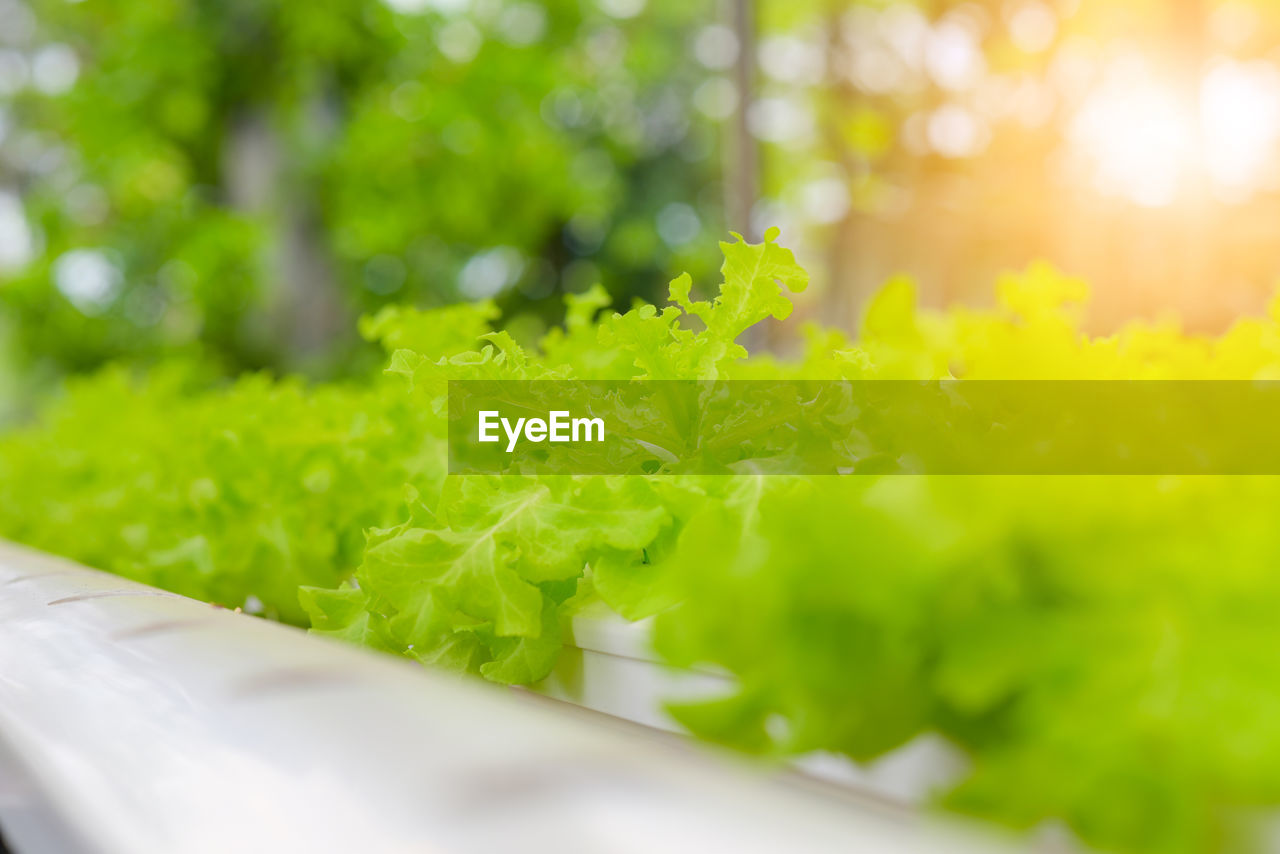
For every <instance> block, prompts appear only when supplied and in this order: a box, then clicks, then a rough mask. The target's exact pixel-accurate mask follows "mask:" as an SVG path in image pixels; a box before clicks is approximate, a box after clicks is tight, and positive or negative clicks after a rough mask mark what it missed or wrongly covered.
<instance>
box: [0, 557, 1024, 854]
mask: <svg viewBox="0 0 1280 854" xmlns="http://www.w3.org/2000/svg"><path fill="white" fill-rule="evenodd" d="M6 765H7V766H8V767H5V766H6ZM0 778H7V779H9V780H10V781H11V782H10V785H9V787H8V791H5V787H4V786H0V829H3V830H4V832H6V833H7V834H9V837H10V844H11V845H12V846H13V847H14V849H15V850H16V851H17V852H18V854H27V852H32V854H46V852H51V854H52V852H61V851H67V852H93V854H186V853H187V852H191V854H204V852H210V854H225V852H228V851H236V852H259V851H260V852H264V854H266V852H270V854H287V852H295V851H297V852H307V854H318V852H330V851H332V852H344V854H350V852H361V854H363V852H377V854H398V853H399V852H440V854H498V852H507V851H511V852H515V851H519V852H521V854H544V852H545V854H553V852H554V854H578V852H581V854H608V852H619V854H638V852H663V854H669V853H670V852H699V854H701V852H708V851H733V852H737V853H738V854H752V852H770V854H773V853H774V852H787V853H788V854H791V852H850V851H854V852H859V854H880V852H886V854H887V853H888V852H913V854H914V852H920V851H954V852H969V851H972V852H975V854H976V852H987V851H1000V850H1010V846H1008V845H1006V844H1005V842H1004V841H1003V840H997V839H993V838H992V837H989V836H988V835H987V834H986V833H985V832H978V831H974V830H972V829H971V828H969V827H968V826H967V825H960V824H953V823H951V822H949V821H941V820H937V819H933V818H926V817H921V816H919V815H915V814H906V813H902V812H898V811H894V810H890V809H884V808H880V807H877V806H876V805H875V804H874V803H871V802H864V801H860V800H857V799H853V798H849V797H844V796H841V795H840V794H839V793H838V792H837V791H836V790H835V789H832V788H826V787H822V786H817V785H813V784H806V783H802V782H800V781H797V780H795V779H791V778H788V777H785V776H783V775H779V774H777V773H768V772H766V771H765V770H764V769H762V768H760V767H758V766H755V765H752V764H748V763H746V762H745V761H743V760H740V759H737V758H734V757H729V756H726V755H721V754H719V753H714V752H709V751H703V750H698V749H692V748H690V747H689V746H688V745H687V744H686V743H684V742H681V741H679V740H676V739H674V738H672V737H670V736H666V735H662V734H657V733H650V732H648V731H646V730H644V729H643V728H640V727H634V726H629V725H626V724H623V723H621V722H613V721H611V720H610V719H609V718H606V717H603V716H600V715H595V714H592V713H589V712H581V711H578V710H575V709H574V708H572V707H571V706H567V705H562V704H557V703H553V702H552V701H550V700H542V699H540V698H535V697H532V696H531V695H528V694H526V693H523V692H515V691H508V690H504V689H501V688H499V687H496V686H489V685H484V684H482V683H480V682H479V681H476V680H470V679H463V678H459V677H454V676H451V675H449V674H443V673H437V672H430V671H426V670H423V669H422V668H420V667H418V666H417V665H415V664H412V663H411V662H408V661H404V660H398V659H396V658H394V657H392V656H386V655H381V654H378V653H374V652H372V651H368V650H362V649H359V648H356V647H353V646H348V645H345V644H340V643H337V642H334V641H329V640H327V639H324V638H318V637H315V636H310V635H307V634H306V633H304V632H301V631H299V630H297V629H293V628H290V627H287V626H282V625H278V624H274V623H270V622H267V621H264V620H260V619H257V618H253V617H248V616H244V615H240V614H236V613H232V612H229V611H225V610H221V609H217V608H214V607H212V606H210V605H207V604H204V603H200V602H196V601H193V600H190V599H186V598H183V597H180V596H175V595H173V594H169V593H164V592H162V591H158V590H155V589H153V588H149V587H145V586H143V585H140V584H136V583H133V582H130V581H127V580H124V579H121V578H117V577H115V576H110V575H106V574H104V573H100V572H97V571H94V570H90V569H86V568H84V567H81V566H78V565H76V564H73V563H70V562H67V561H63V560H60V559H56V558H52V557H49V556H47V555H44V554H41V553H37V552H33V551H30V550H27V549H23V548H19V547H16V546H12V545H8V544H4V543H0ZM19 778H21V779H25V780H26V781H27V784H26V785H25V786H24V787H21V788H20V789H18V788H15V787H14V786H13V784H12V781H13V780H15V779H19Z"/></svg>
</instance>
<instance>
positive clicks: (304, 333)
mask: <svg viewBox="0 0 1280 854" xmlns="http://www.w3.org/2000/svg"><path fill="white" fill-rule="evenodd" d="M395 5H398V6H400V8H401V9H403V10H405V11H401V12H398V11H396V10H395V9H394V8H392V7H391V6H389V5H384V4H383V3H382V2H379V0H322V2H313V3H305V4H303V3H288V2H283V0H266V1H265V2H260V0H231V1H230V2H222V0H217V2H214V0H157V2H145V3H141V2H136V0H84V2H80V3H74V4H72V3H66V2H64V0H34V2H32V3H31V4H30V7H29V10H28V11H27V13H26V17H25V18H23V17H22V16H21V15H20V14H19V13H18V12H15V11H14V10H15V9H17V10H19V11H20V10H21V9H22V8H24V7H21V6H20V5H16V4H15V3H14V2H13V0H11V1H10V3H9V5H8V6H7V7H6V9H5V10H2V11H4V12H5V14H6V15H7V20H9V21H10V22H13V21H17V22H19V23H21V22H22V21H25V22H26V32H20V31H19V30H20V29H21V28H19V27H12V28H10V33H9V35H8V37H7V39H6V40H7V41H9V42H11V43H14V42H21V44H18V45H17V47H18V49H20V50H21V51H24V52H25V55H27V56H28V57H30V63H31V68H32V74H31V77H32V80H31V84H32V85H28V86H26V87H25V88H22V89H20V90H19V91H17V92H16V93H14V94H13V95H12V96H11V98H10V99H9V101H10V103H9V104H8V118H9V121H8V124H9V125H10V129H11V131H10V133H9V134H8V135H7V137H5V139H4V142H3V145H2V146H0V155H3V156H0V187H3V186H4V184H6V183H7V184H10V185H12V186H14V187H16V188H18V189H19V191H20V193H21V195H22V197H23V200H24V203H25V206H26V213H27V217H28V219H29V220H30V223H31V226H32V232H33V235H34V243H35V252H34V260H33V262H32V263H30V264H28V265H26V266H25V267H23V268H22V269H20V270H19V271H17V272H16V273H13V274H11V275H10V276H9V277H8V279H6V280H5V282H4V287H3V288H2V289H0V299H2V300H3V307H4V310H5V311H6V312H8V313H9V315H10V316H11V317H12V318H13V319H14V321H15V322H14V323H13V325H12V332H13V335H15V336H16V337H17V339H18V340H17V342H16V346H17V350H18V352H20V353H25V354H30V355H32V356H34V357H35V358H36V359H37V360H40V361H42V362H43V363H44V364H45V366H46V367H49V368H53V369H55V370H82V369H86V368H90V367H92V366H94V365H96V364H99V363H101V362H102V361H104V360H107V359H112V358H119V357H136V356H149V355H154V354H159V353H167V352H173V351H175V350H184V349H190V348H192V347H194V348H196V349H198V350H200V351H202V352H204V353H206V354H208V355H211V356H212V357H214V358H215V359H217V360H220V361H221V362H222V363H223V365H224V367H225V368H226V369H228V370H231V371H236V370H241V369H245V368H256V367H269V368H298V367H302V368H310V369H313V370H317V371H319V372H322V373H324V372H331V371H333V370H335V369H343V368H350V367H351V366H352V363H351V362H350V361H349V359H350V355H351V347H352V346H354V345H355V343H356V342H355V337H354V336H353V335H352V334H351V330H352V329H354V324H353V323H352V319H353V316H354V315H356V314H358V313H364V312H368V311H370V310H373V309H376V308H377V307H378V306H380V305H383V304H385V303H388V302H414V303H419V304H426V305H431V304H441V303H447V302H451V301H456V300H458V299H477V298H487V297H493V298H496V299H497V301H498V303H499V305H500V306H501V308H502V309H503V310H504V312H505V313H506V315H507V316H508V318H510V317H513V316H515V315H521V314H531V315H532V317H531V318H529V319H527V320H523V321H521V323H524V324H525V325H526V327H529V328H531V329H533V330H536V329H537V328H540V327H541V326H543V325H544V324H545V323H546V322H548V321H550V320H554V319H555V317H556V315H557V313H558V311H559V306H560V305H561V302H562V301H561V300H560V299H558V298H557V299H550V300H548V299H546V297H550V296H552V295H553V294H556V293H558V292H572V291H576V290H581V289H585V288H586V287H588V286H590V285H592V284H594V283H596V282H597V281H603V283H604V284H605V286H606V287H607V288H608V289H609V291H610V292H611V294H612V295H613V298H614V299H615V301H617V302H618V303H619V305H623V304H625V303H626V302H627V301H628V300H629V299H630V298H631V297H632V296H634V295H638V296H645V297H651V296H653V294H652V287H653V283H654V282H659V281H661V280H662V276H661V275H659V274H658V271H660V270H666V269H670V268H672V267H675V268H681V269H684V268H688V269H691V270H692V271H693V272H699V271H705V270H707V269H708V268H709V267H711V266H713V262H714V258H713V257H712V255H711V253H709V252H707V251H706V249H707V247H709V246H711V245H712V244H711V242H710V241H708V240H706V239H705V236H706V234H709V233H715V232H718V231H719V230H720V225H721V224H720V222H719V213H718V211H719V189H718V187H717V181H718V177H717V172H716V160H717V158H716V156H715V154H716V150H717V142H716V130H715V127H714V126H713V125H712V124H711V123H709V122H708V121H706V120H705V119H701V120H700V118H699V117H698V116H697V115H696V114H695V113H693V112H692V111H691V109H690V107H689V104H690V92H691V90H692V89H693V88H694V87H695V86H696V84H697V83H698V82H699V75H700V68H699V67H698V66H697V64H696V62H694V60H693V58H692V55H691V51H690V48H689V44H690V37H691V34H692V33H693V32H694V31H695V29H696V26H697V25H698V24H699V23H700V22H704V21H705V20H707V19H708V18H709V17H710V16H712V15H713V14H714V10H712V9H711V8H710V6H711V4H710V3H709V2H704V0H695V2H692V3H690V2H683V0H655V2H651V3H648V4H647V6H646V7H645V9H644V14H643V16H638V17H636V16H631V17H619V15H624V16H625V15H627V14H628V13H629V12H630V11H631V10H629V9H627V8H622V7H623V6H626V4H621V6H619V4H616V3H615V4H602V6H600V7H598V6H596V4H593V3H582V2H578V0H552V2H546V3H530V2H508V1H507V0H486V2H476V3H473V4H449V3H435V4H431V5H423V4H418V5H419V6H421V8H416V9H412V10H409V9H407V7H406V6H405V5H404V3H403V0H402V2H401V3H399V4H395ZM614 7H618V8H614ZM606 9H611V10H612V11H613V12H614V15H612V16H611V15H610V14H608V13H607V12H606V11H605V10H606ZM41 63H43V67H42V65H41ZM77 71H78V75H77ZM72 80H74V83H71V81H72ZM2 103H3V100H0V104H2ZM664 222H665V223H668V225H667V227H662V226H663V223H664ZM699 235H702V236H703V237H704V239H702V240H698V239H697V238H698V237H699ZM68 253H73V254H72V255H70V256H68ZM69 257H70V260H69V261H68V258H69ZM68 278H69V279H71V280H75V279H77V278H78V279H79V281H80V284H77V283H76V281H66V279H68ZM60 283H61V287H60V286H59V284H60ZM517 326H519V324H517ZM335 343H336V346H335ZM357 364H359V362H357Z"/></svg>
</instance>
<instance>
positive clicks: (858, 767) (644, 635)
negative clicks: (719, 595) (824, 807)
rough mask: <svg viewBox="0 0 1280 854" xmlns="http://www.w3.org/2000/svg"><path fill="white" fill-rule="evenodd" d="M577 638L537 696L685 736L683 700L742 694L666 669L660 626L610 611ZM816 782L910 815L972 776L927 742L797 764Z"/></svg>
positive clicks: (577, 630)
mask: <svg viewBox="0 0 1280 854" xmlns="http://www.w3.org/2000/svg"><path fill="white" fill-rule="evenodd" d="M572 631H573V637H572V638H571V639H570V645H568V646H566V647H565V650H564V653H563V654H562V655H561V656H560V660H559V662H558V663H557V664H556V668H555V670H554V671H552V673H551V675H550V676H548V677H547V678H546V679H545V680H543V681H542V682H541V683H540V684H539V685H537V686H536V687H537V689H538V690H539V691H541V692H542V693H544V694H546V695H548V696H550V697H554V698H556V699H557V700H563V701H566V702H570V703H574V704H576V705H579V706H582V707H583V708H587V709H591V710H592V711H596V712H601V713H603V714H607V715H611V716H613V717H617V718H621V719H623V720H627V721H631V722H633V723H638V724H643V725H644V726H648V727H652V728H654V729H659V730H664V731H667V732H674V733H680V732H683V730H682V728H681V727H680V725H679V724H678V723H677V722H676V721H675V720H674V719H673V718H672V717H671V716H670V715H669V714H667V711H666V705H667V703H669V702H671V701H673V700H675V701H679V700H693V699H711V698H716V697H722V696H727V695H729V694H731V693H732V692H733V690H734V683H733V680H732V679H731V677H730V676H729V675H728V674H725V673H721V672H716V671H714V670H710V669H705V670H692V671H691V670H681V669H677V668H672V667H668V666H665V665H663V664H662V663H661V661H660V660H659V658H658V656H657V655H656V654H655V653H654V652H653V648H652V643H651V637H652V620H640V621H637V622H634V623H632V622H628V621H626V620H624V619H623V618H622V617H620V616H618V615H617V614H616V613H614V612H613V611H612V610H610V609H609V608H608V607H606V606H605V605H603V604H602V603H597V605H596V606H592V607H588V608H587V609H586V610H584V611H583V612H582V613H580V614H579V615H578V616H577V617H575V618H574V621H573V627H572ZM793 767H795V768H796V769H797V770H798V771H800V772H802V773H804V774H807V775H809V776H811V777H815V778H818V779H822V780H826V781H828V782H831V783H835V784H837V785H840V786H844V787H847V788H849V789H852V790H854V791H856V792H858V793H861V794H863V795H866V796H868V797H872V798H876V799H879V800H882V801H885V802H887V803H892V804H896V805H899V806H901V807H905V808H909V809H911V808H920V807H923V806H924V805H925V804H927V803H928V802H929V801H930V800H932V799H933V798H934V797H935V796H936V795H937V793H938V792H939V791H941V790H944V789H946V788H948V787H949V785H950V784H952V783H954V782H955V781H956V780H957V779H959V778H960V777H962V776H963V775H964V773H965V771H966V761H965V759H964V757H963V756H962V755H961V754H960V752H959V751H957V750H956V749H955V748H954V747H952V746H951V745H950V744H949V743H947V742H946V741H945V740H944V739H942V738H941V737H939V736H936V735H924V736H921V737H919V738H917V739H915V740H914V741H912V742H911V743H910V744H907V745H906V746H904V747H902V748H900V749H898V750H896V751H894V752H892V753H890V754H889V755H888V756H885V757H882V758H880V759H878V760H876V761H875V762H870V763H866V764H858V763H855V762H854V761H852V760H851V759H849V758H847V757H844V756H838V755H835V754H830V753H815V754H810V755H807V756H803V757H801V758H800V759H799V760H797V761H796V762H794V763H793Z"/></svg>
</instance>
